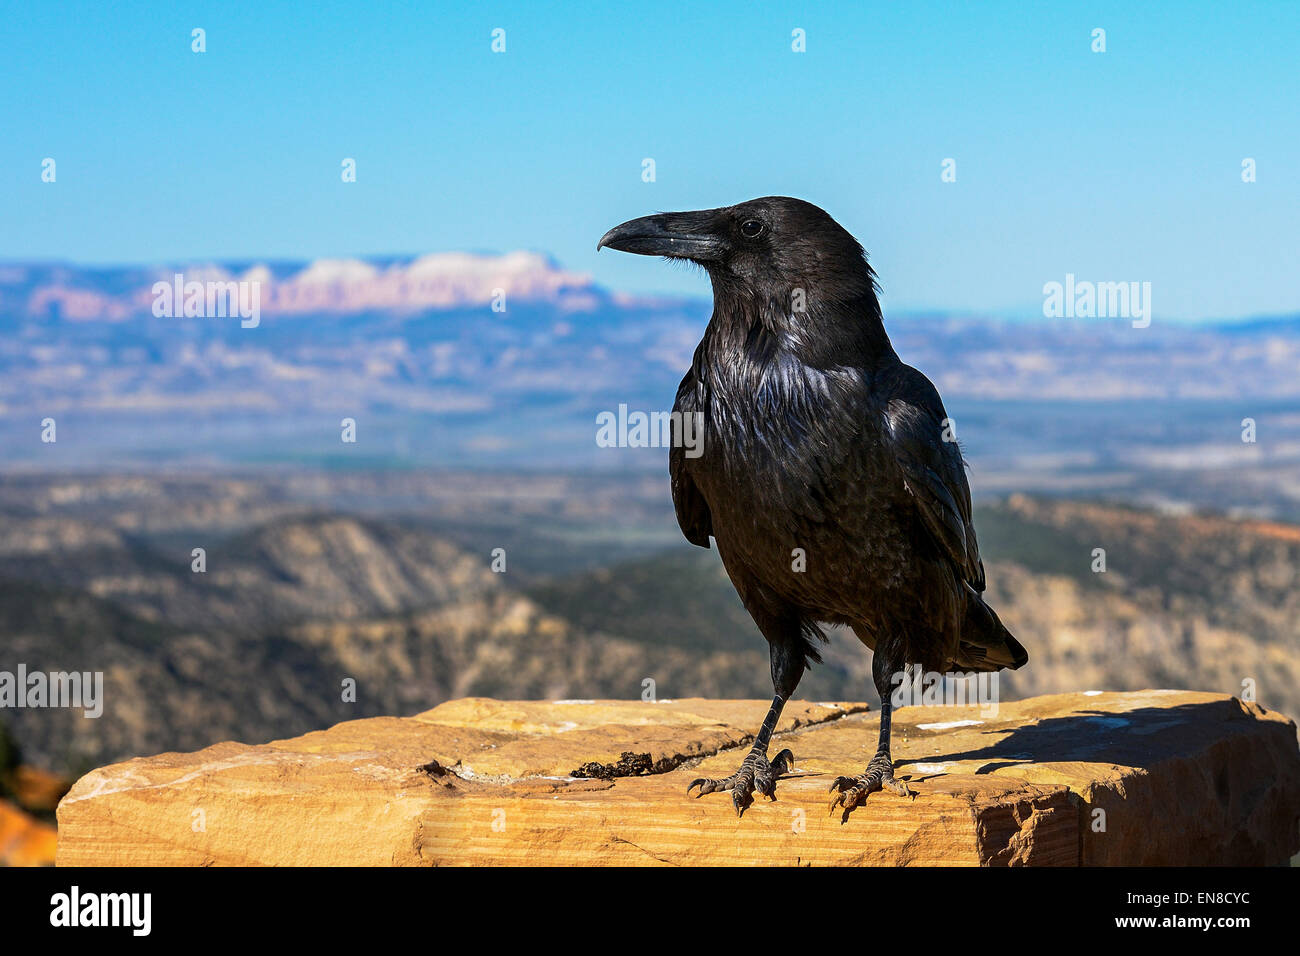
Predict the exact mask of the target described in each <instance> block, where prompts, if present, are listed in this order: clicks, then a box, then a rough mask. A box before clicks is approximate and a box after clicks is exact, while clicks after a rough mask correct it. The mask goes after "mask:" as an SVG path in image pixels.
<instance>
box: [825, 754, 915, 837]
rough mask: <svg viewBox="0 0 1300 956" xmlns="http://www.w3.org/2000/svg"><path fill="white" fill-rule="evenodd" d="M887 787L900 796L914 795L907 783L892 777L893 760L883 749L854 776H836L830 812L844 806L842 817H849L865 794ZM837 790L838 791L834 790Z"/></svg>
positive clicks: (832, 788) (863, 799)
mask: <svg viewBox="0 0 1300 956" xmlns="http://www.w3.org/2000/svg"><path fill="white" fill-rule="evenodd" d="M885 788H888V789H890V790H892V791H894V793H896V794H898V795H899V796H900V797H914V796H915V794H913V793H912V791H911V790H909V789H908V788H907V784H906V783H904V782H903V781H902V780H898V779H896V778H895V777H894V762H893V761H892V760H890V759H889V754H888V753H886V752H885V751H883V750H882V751H880V752H878V753H877V754H876V755H875V756H874V757H872V758H871V763H869V764H867V769H866V770H865V771H864V772H863V773H860V774H858V776H856V777H836V778H835V782H834V783H832V784H831V787H830V789H831V792H832V793H834V794H835V796H833V797H831V807H830V810H831V813H834V812H835V808H836V807H843V808H844V819H845V820H847V819H848V818H849V813H851V812H852V811H853V808H854V807H856V806H858V805H859V804H861V803H863V802H865V801H866V799H867V794H869V793H875V792H876V791H877V790H883V789H885ZM836 791H838V792H836Z"/></svg>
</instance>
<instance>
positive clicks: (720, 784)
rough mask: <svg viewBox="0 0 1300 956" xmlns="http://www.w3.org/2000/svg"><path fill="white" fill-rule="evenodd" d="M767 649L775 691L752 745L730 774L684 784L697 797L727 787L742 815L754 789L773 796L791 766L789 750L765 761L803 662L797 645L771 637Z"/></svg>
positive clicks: (774, 797) (752, 797)
mask: <svg viewBox="0 0 1300 956" xmlns="http://www.w3.org/2000/svg"><path fill="white" fill-rule="evenodd" d="M769 640H770V638H769ZM770 650H771V657H772V683H773V684H774V685H775V689H776V695H775V696H774V697H773V698H772V706H771V707H769V708H768V711H767V717H766V718H765V719H764V720H763V726H762V727H760V728H759V730H758V736H757V737H755V738H754V746H753V747H751V748H750V750H749V753H748V755H746V757H745V759H744V761H743V762H742V763H741V765H740V769H739V770H737V771H736V772H735V773H733V774H732V775H731V776H730V777H723V778H721V779H711V778H708V777H698V778H696V779H695V780H692V781H691V784H690V786H689V787H687V788H686V792H687V793H690V792H691V791H692V790H693V789H695V788H696V787H699V788H700V792H699V794H698V796H701V797H702V796H704V795H705V794H706V793H716V792H718V791H722V790H730V791H731V803H732V805H733V806H734V807H735V808H736V815H737V816H742V815H744V813H745V810H746V809H748V808H749V805H750V804H751V803H753V802H754V791H756V790H757V791H758V792H759V793H761V794H763V795H764V796H766V797H767V798H768V799H769V800H775V799H776V781H777V778H778V777H780V776H782V775H783V774H786V773H789V772H790V771H791V770H793V769H794V754H793V753H791V752H790V751H789V750H782V751H781V752H780V753H779V754H777V755H776V757H775V758H774V759H773V760H770V761H769V760H768V759H767V747H768V744H769V743H770V742H771V740H772V731H774V730H775V729H776V723H777V721H778V720H780V719H781V709H782V708H783V707H784V706H785V702H786V700H787V699H788V698H789V697H790V695H791V694H793V693H794V690H795V688H796V687H797V686H798V684H799V678H800V677H802V676H803V671H804V668H805V666H807V665H806V662H805V659H804V655H803V649H802V648H801V647H798V646H794V645H792V644H789V643H785V642H775V641H774V642H771V647H770Z"/></svg>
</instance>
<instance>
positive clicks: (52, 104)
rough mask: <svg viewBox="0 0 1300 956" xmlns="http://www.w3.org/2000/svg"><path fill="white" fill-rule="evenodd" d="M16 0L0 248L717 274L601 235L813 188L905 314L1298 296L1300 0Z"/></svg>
mask: <svg viewBox="0 0 1300 956" xmlns="http://www.w3.org/2000/svg"><path fill="white" fill-rule="evenodd" d="M0 7H2V8H3V9H0V16H2V17H3V23H4V29H3V30H2V31H0V222H2V223H3V228H0V258H3V259H44V258H60V259H67V260H72V261H79V262H91V263H136V262H161V261H187V260H192V259H195V258H200V259H212V258H241V259H242V258H249V257H274V258H290V259H301V258H313V257H318V256H350V255H365V254H386V253H423V252H429V251H438V250H447V249H475V250H485V251H506V250H509V249H516V248H530V249H538V250H542V251H546V252H549V253H551V254H553V255H554V256H555V257H556V258H557V259H558V260H559V261H560V262H561V263H562V264H563V265H564V266H566V267H568V268H571V269H576V270H580V271H584V272H590V273H592V274H594V275H595V276H596V278H597V280H598V281H600V282H602V283H604V284H606V285H609V286H612V287H616V288H622V289H628V290H635V291H670V292H689V293H696V294H704V293H706V292H707V284H706V282H705V280H704V279H703V277H702V276H700V275H699V274H698V273H696V272H693V271H691V270H687V269H683V268H670V267H666V266H664V265H663V264H661V263H656V262H654V261H650V260H645V259H641V258H639V257H632V256H624V255H617V254H612V253H610V252H604V253H601V254H600V255H599V256H598V255H596V253H595V251H594V249H595V242H596V239H597V238H598V237H599V236H600V235H601V233H602V232H604V230H605V229H606V228H608V227H609V226H611V225H614V224H615V223H617V222H620V221H622V220H624V219H627V218H631V217H633V216H636V215H641V214H644V213H647V212H651V211H654V210H661V209H683V208H698V207H704V206H717V205H723V204H727V203H731V202H736V201H739V200H742V199H746V198H750V197H753V196H759V195H767V194H790V195H796V196H801V197H803V198H806V199H808V200H811V201H813V202H816V203H817V204H819V205H821V206H823V207H824V208H826V209H827V210H828V211H829V212H830V213H831V214H832V215H834V216H835V217H836V218H837V219H838V220H839V221H840V222H841V223H843V224H844V225H845V226H846V227H848V228H849V229H850V230H851V231H853V232H854V233H855V234H856V235H857V236H858V237H859V238H860V239H861V240H862V241H863V243H864V244H865V245H866V247H867V248H868V250H869V252H870V253H871V257H872V262H873V264H874V265H875V266H876V268H877V271H878V272H879V273H880V276H881V279H882V282H883V284H884V288H885V303H886V308H887V309H890V308H892V309H919V308H945V309H963V310H965V309H969V310H976V311H1011V312H1022V313H1026V314H1031V313H1034V312H1037V311H1039V310H1040V309H1041V303H1042V293H1041V289H1042V285H1043V284H1044V283H1045V282H1049V281H1053V280H1056V281H1061V280H1063V278H1064V276H1065V274H1066V273H1067V272H1072V273H1074V274H1075V275H1077V276H1078V277H1079V278H1081V279H1093V280H1098V281H1119V280H1137V281H1150V282H1151V283H1152V288H1153V306H1154V310H1155V313H1156V316H1157V317H1158V318H1207V317H1235V316H1244V315H1252V314H1269V313H1279V312H1292V311H1296V310H1297V309H1300V269H1297V263H1300V225H1298V223H1300V106H1298V104H1300V79H1298V77H1300V70H1297V68H1296V65H1295V64H1296V62H1297V59H1300V4H1297V3H1245V4H1221V5H1211V4H1185V3H1179V4H1174V3H1169V4H1160V3H1148V4H1141V5H1138V4H1132V3H1121V4H1086V5H1084V4H1079V5H1066V4H1028V3H1027V4H1018V5H1001V4H984V3H956V4H943V5H939V4H914V3H906V4H904V3H889V4H876V3H870V4H868V3H853V4H843V5H838V6H837V5H834V4H808V5H806V6H805V5H782V4H774V3H753V2H749V3H728V4H699V3H695V4H689V3H688V4H680V5H675V4H671V3H656V4H645V3H625V4H624V3H608V4H582V5H573V6H572V7H570V6H567V5H561V4H547V3H541V2H534V3H520V4H494V3H455V4H452V3H424V4H384V3H376V4H366V3H361V4H357V3H347V4H337V5H328V4H322V5H318V6H313V7H311V8H307V7H304V6H301V5H289V4H276V3H266V2H262V3H257V4H233V3H220V4H219V3H212V4H185V3H175V4H162V3H159V4H156V5H154V6H153V7H151V6H150V5H146V4H136V3H114V4H111V5H108V4H92V3H84V4H57V3H54V4H39V5H36V4H27V3H7V2H6V3H3V4H0ZM193 27H202V28H204V29H205V30H206V31H207V52H206V53H204V54H195V53H192V52H191V50H190V31H191V29H192V28H193ZM495 27H502V28H504V29H505V30H506V52H505V53H504V54H493V53H492V52H491V50H490V42H491V36H490V34H491V31H492V29H493V28H495ZM796 27H799V28H802V29H803V30H805V31H806V36H807V52H806V53H801V54H799V53H794V52H792V51H791V48H790V47H791V31H792V30H793V29H794V28H796ZM1097 27H1101V28H1104V29H1105V30H1106V44H1107V52H1105V53H1093V52H1092V50H1091V49H1090V45H1091V42H1092V40H1091V33H1092V30H1093V29H1094V28H1097ZM45 157H53V158H54V159H55V160H56V162H57V181H56V182H55V183H53V184H46V183H42V182H41V181H40V173H41V161H42V159H43V158H45ZM344 157H354V158H355V159H356V161H357V164H358V165H357V170H358V181H357V182H356V183H354V184H344V183H342V182H341V181H340V175H339V174H340V162H341V161H342V159H343V158H344ZM646 157H650V158H653V159H654V160H655V163H656V173H657V179H656V181H655V182H654V183H645V182H642V179H641V164H642V160H643V159H644V158H646ZM948 157H951V158H953V159H955V160H956V171H957V181H956V182H955V183H944V182H941V179H940V172H941V163H942V161H943V160H944V159H945V158H948ZM1245 157H1252V158H1254V159H1255V160H1256V162H1257V170H1258V173H1257V176H1258V181H1257V182H1255V183H1253V184H1245V183H1243V182H1242V181H1241V162H1242V160H1243V158H1245Z"/></svg>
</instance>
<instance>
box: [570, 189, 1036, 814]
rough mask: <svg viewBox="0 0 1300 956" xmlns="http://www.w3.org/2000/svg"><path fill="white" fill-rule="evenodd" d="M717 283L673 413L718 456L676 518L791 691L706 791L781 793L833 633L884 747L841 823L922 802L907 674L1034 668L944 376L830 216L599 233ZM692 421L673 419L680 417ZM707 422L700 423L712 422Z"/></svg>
mask: <svg viewBox="0 0 1300 956" xmlns="http://www.w3.org/2000/svg"><path fill="white" fill-rule="evenodd" d="M605 246H608V247H610V248H611V249H617V250H620V251H623V252H632V253H637V254H639V255H653V256H664V257H667V258H670V259H686V260H690V261H692V262H695V263H697V264H698V265H700V266H701V267H703V268H704V270H705V271H706V272H707V273H708V275H709V279H710V280H711V282H712V285H713V316H712V318H711V319H710V320H709V325H708V328H707V329H706V330H705V332H704V337H703V339H702V340H701V342H700V344H699V346H698V347H697V348H696V350H695V357H694V360H693V361H692V363H691V368H690V370H689V371H688V372H687V373H686V377H685V378H683V379H682V383H681V386H680V387H679V388H678V390H677V399H676V403H675V405H674V411H675V412H679V413H681V415H682V416H683V417H684V416H686V415H701V416H702V421H703V425H704V432H703V443H702V449H701V448H696V449H694V451H695V453H696V454H695V456H694V457H688V456H687V455H686V454H685V453H684V452H685V449H684V448H683V447H681V445H680V443H677V442H674V445H673V447H672V449H671V450H670V453H669V472H670V477H671V481H672V494H673V504H674V506H675V508H676V511H677V521H678V523H679V524H680V525H681V529H682V532H683V534H685V536H686V539H687V540H688V541H690V542H691V543H692V544H696V545H699V546H700V547H702V548H707V547H709V538H710V537H712V538H713V540H714V541H715V542H717V546H718V553H719V554H720V555H721V557H722V562H723V565H724V566H725V567H726V570H727V575H728V576H729V577H730V578H731V582H732V584H733V585H735V588H736V591H737V592H738V593H739V595H740V599H741V601H742V602H743V603H744V606H745V609H746V610H747V611H748V612H749V614H750V615H751V616H752V617H753V619H754V623H755V624H757V625H758V629H759V630H760V631H761V632H762V634H763V636H764V637H765V638H766V639H767V642H768V648H769V652H770V656H771V666H772V684H773V689H774V691H775V696H774V697H773V699H772V707H771V709H770V710H769V711H768V714H767V718H766V719H765V720H764V721H763V725H762V727H761V728H760V729H759V731H758V735H757V736H756V737H755V739H754V745H753V748H752V749H751V750H750V752H749V754H748V756H746V757H745V759H744V762H743V763H742V764H741V765H740V768H739V769H738V770H737V771H736V772H735V773H734V774H732V775H731V776H730V777H726V778H724V779H720V780H714V779H704V778H701V779H698V780H695V781H693V782H692V783H691V785H690V786H689V787H688V788H687V792H688V793H689V792H690V790H691V789H693V788H695V787H699V788H700V793H699V796H703V795H704V794H706V793H713V792H715V791H726V790H730V791H731V794H732V802H733V804H734V806H735V808H736V812H737V814H741V815H743V814H744V811H745V809H746V808H747V807H748V806H749V805H750V804H751V803H752V802H753V794H754V792H755V791H756V790H757V791H758V792H759V793H762V794H764V795H766V796H767V797H768V798H769V799H775V789H776V779H777V778H778V777H780V776H781V775H782V774H783V773H785V772H787V771H788V770H790V769H791V768H792V766H793V761H794V758H793V756H792V755H791V753H790V751H789V750H783V751H782V752H781V753H780V754H778V755H777V757H776V758H775V759H773V760H770V761H769V759H768V757H767V749H768V744H769V742H770V740H771V736H772V731H773V729H774V728H775V727H776V723H777V721H778V720H779V719H780V716H781V709H782V707H783V706H784V704H785V702H786V701H787V700H789V698H790V696H791V695H792V694H793V693H794V692H795V688H796V687H797V686H798V684H799V679H800V678H801V677H802V676H803V673H804V670H805V669H806V668H807V667H808V666H809V664H810V663H812V662H817V661H820V660H821V658H820V655H819V654H818V645H819V643H821V642H824V641H826V640H827V638H826V635H825V634H824V632H823V631H822V629H821V626H820V625H822V624H840V625H846V626H848V627H850V628H852V630H853V632H854V633H855V634H856V635H857V637H858V639H859V640H860V641H862V643H863V644H865V645H866V646H867V647H869V648H870V649H871V650H872V651H873V654H874V656H873V658H872V666H871V673H872V678H873V681H874V683H875V685H876V690H877V691H878V692H879V694H880V741H879V746H878V749H877V752H876V754H875V756H874V757H873V758H872V759H871V761H870V762H869V763H868V765H867V767H866V769H865V770H864V771H863V772H862V773H861V774H858V775H856V776H843V777H838V778H837V779H836V780H835V782H834V783H833V784H831V788H830V790H831V792H832V793H833V794H834V796H833V797H832V799H831V805H830V808H831V812H832V813H833V812H835V809H836V807H837V806H839V807H842V808H843V809H844V817H845V819H847V817H848V814H849V812H850V811H851V810H852V809H853V808H854V807H856V806H857V805H858V804H860V803H861V802H862V801H864V800H865V799H866V797H867V795H868V794H869V793H872V792H875V791H877V790H881V789H882V788H886V787H887V788H889V789H890V790H891V791H893V792H895V793H898V794H901V795H910V794H911V791H910V790H909V789H908V787H907V784H906V783H904V782H903V781H901V780H898V779H896V778H895V777H894V765H893V761H892V760H891V758H890V752H889V736H890V735H889V724H890V710H891V691H892V689H893V688H894V687H895V686H897V683H898V679H897V676H896V675H902V674H904V673H906V672H907V671H908V669H909V668H912V667H914V666H917V665H919V666H921V667H922V668H924V669H925V671H927V672H944V673H946V672H950V671H952V670H954V669H960V670H963V671H996V670H999V669H1001V668H1004V667H1009V668H1018V667H1020V666H1022V665H1023V664H1024V663H1025V662H1026V661H1027V660H1028V659H1029V658H1028V654H1027V653H1026V652H1025V649H1024V648H1023V647H1022V646H1021V645H1020V643H1019V642H1018V641H1017V640H1016V639H1015V638H1014V637H1013V636H1012V635H1011V634H1010V633H1009V632H1008V631H1007V630H1006V628H1005V627H1003V626H1002V622H1001V621H999V620H998V616H997V615H996V614H995V613H994V612H993V610H992V609H991V608H990V607H989V606H988V605H987V604H985V603H984V600H983V598H982V596H981V594H982V592H983V591H984V566H983V564H982V562H981V560H980V553H979V547H978V545H977V543H976V540H975V529H974V527H973V525H972V523H971V500H970V487H969V486H968V484H967V482H966V472H965V463H964V462H963V460H962V457H961V452H960V450H959V449H958V447H957V444H956V441H955V436H954V435H953V430H952V427H951V423H950V421H949V420H948V416H947V413H946V412H945V411H944V407H943V402H942V401H941V400H940V398H939V393H938V391H936V389H935V387H934V385H933V384H931V382H930V380H929V379H927V378H926V377H925V376H924V375H923V374H921V373H920V372H918V371H917V370H916V369H914V368H912V367H911V366H908V365H904V364H903V362H902V361H900V360H899V358H898V355H897V354H896V353H895V352H894V349H893V346H892V345H891V344H890V341H889V337H888V335H886V333H885V327H884V323H883V316H882V313H881V308H880V303H879V300H878V299H877V293H878V292H879V287H878V285H877V283H876V276H875V273H874V272H873V271H872V269H871V267H870V265H868V263H867V257H866V254H865V252H864V251H863V249H862V246H861V245H860V244H859V243H858V242H857V240H856V239H854V238H853V236H851V235H850V234H849V233H848V232H847V231H846V230H845V229H844V228H843V227H842V226H840V225H839V224H838V223H837V222H835V220H834V219H832V218H831V217H830V216H829V215H827V213H826V212H825V211H823V210H822V209H820V208H818V207H817V206H814V205H812V204H811V203H808V202H804V201H802V200H799V199H791V198H788V197H784V196H769V197H767V198H763V199H754V200H751V201H749V202H744V203H740V204H738V205H735V206H727V207H724V208H720V209H708V210H700V211H696V212H676V213H662V214H659V215H653V216H646V217H643V218H641V219H633V220H631V221H629V222H625V223H623V224H622V225H620V226H615V227H614V228H613V229H611V230H610V231H609V232H607V233H605V235H604V236H603V237H602V238H601V240H600V242H599V243H598V244H597V246H596V248H597V250H599V249H601V248H603V247H605ZM674 418H676V416H674ZM697 420H699V419H697Z"/></svg>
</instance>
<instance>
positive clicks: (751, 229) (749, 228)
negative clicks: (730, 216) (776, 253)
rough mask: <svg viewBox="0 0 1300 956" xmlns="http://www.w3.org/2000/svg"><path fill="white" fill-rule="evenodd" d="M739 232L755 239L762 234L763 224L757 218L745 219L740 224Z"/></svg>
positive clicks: (747, 237)
mask: <svg viewBox="0 0 1300 956" xmlns="http://www.w3.org/2000/svg"><path fill="white" fill-rule="evenodd" d="M740 234H741V235H742V236H744V237H745V238H746V239H757V238H758V237H759V236H761V235H762V234H763V224H762V223H761V222H759V221H758V220H757V219H746V220H745V221H744V222H742V223H741V224H740Z"/></svg>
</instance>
